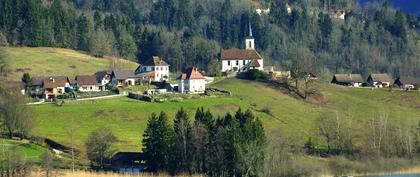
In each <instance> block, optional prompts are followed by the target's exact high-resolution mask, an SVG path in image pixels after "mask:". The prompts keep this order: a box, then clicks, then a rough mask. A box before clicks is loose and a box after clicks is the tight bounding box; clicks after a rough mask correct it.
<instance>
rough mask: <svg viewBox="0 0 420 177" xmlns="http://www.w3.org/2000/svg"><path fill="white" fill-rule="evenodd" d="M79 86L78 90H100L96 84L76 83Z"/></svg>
mask: <svg viewBox="0 0 420 177" xmlns="http://www.w3.org/2000/svg"><path fill="white" fill-rule="evenodd" d="M77 87H78V88H79V91H80V92H99V91H101V90H100V89H99V86H97V85H81V86H80V85H78V86H77Z"/></svg>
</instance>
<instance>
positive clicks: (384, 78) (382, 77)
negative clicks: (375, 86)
mask: <svg viewBox="0 0 420 177" xmlns="http://www.w3.org/2000/svg"><path fill="white" fill-rule="evenodd" d="M369 78H371V79H372V81H373V82H392V79H391V77H389V75H388V74H371V75H370V76H369Z"/></svg>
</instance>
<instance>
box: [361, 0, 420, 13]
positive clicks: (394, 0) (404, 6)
mask: <svg viewBox="0 0 420 177" xmlns="http://www.w3.org/2000/svg"><path fill="white" fill-rule="evenodd" d="M359 2H360V3H362V4H363V3H368V2H382V1H380V0H359ZM388 2H390V3H391V4H392V5H393V6H394V7H396V8H397V9H400V10H402V11H404V12H406V13H412V14H420V1H416V0H406V1H401V0H388Z"/></svg>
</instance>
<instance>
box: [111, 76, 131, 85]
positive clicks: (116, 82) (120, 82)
mask: <svg viewBox="0 0 420 177" xmlns="http://www.w3.org/2000/svg"><path fill="white" fill-rule="evenodd" d="M112 84H114V85H115V86H117V87H125V86H132V85H136V79H134V78H128V79H123V80H120V79H118V80H117V79H115V78H113V79H112Z"/></svg>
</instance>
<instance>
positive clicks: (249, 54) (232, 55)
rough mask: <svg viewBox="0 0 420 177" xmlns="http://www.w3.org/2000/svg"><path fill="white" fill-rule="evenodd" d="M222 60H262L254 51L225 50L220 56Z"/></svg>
mask: <svg viewBox="0 0 420 177" xmlns="http://www.w3.org/2000/svg"><path fill="white" fill-rule="evenodd" d="M220 58H221V59H222V60H252V59H262V57H261V55H260V54H258V52H257V51H255V50H241V49H227V50H222V53H221V54H220Z"/></svg>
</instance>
